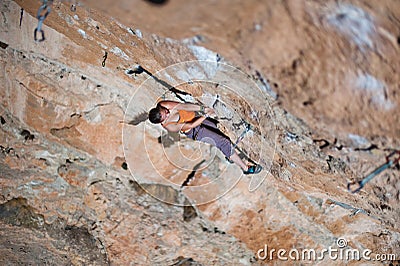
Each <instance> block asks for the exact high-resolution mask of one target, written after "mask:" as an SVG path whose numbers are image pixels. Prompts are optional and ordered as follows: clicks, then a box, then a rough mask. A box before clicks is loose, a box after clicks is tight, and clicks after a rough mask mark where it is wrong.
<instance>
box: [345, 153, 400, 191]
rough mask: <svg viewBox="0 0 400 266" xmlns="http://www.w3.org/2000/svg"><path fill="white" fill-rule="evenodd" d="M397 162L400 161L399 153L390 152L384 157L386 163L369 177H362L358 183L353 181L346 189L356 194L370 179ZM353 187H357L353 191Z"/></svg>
mask: <svg viewBox="0 0 400 266" xmlns="http://www.w3.org/2000/svg"><path fill="white" fill-rule="evenodd" d="M395 155H397V157H395ZM399 160H400V151H394V152H392V153H391V154H389V155H388V156H386V163H384V164H382V165H381V166H379V167H378V168H376V169H375V170H374V171H372V172H371V173H370V174H369V175H367V176H366V177H364V178H363V179H362V180H361V181H358V182H357V181H354V182H351V183H348V184H347V189H348V190H349V191H350V192H352V193H357V192H358V191H360V190H361V189H362V188H363V187H364V186H365V184H367V183H368V182H369V181H371V179H372V178H374V177H375V176H377V175H379V174H380V173H381V172H383V171H384V170H386V169H388V168H390V167H392V166H395V165H396V164H398V163H399ZM354 185H358V187H357V188H355V189H352V187H354Z"/></svg>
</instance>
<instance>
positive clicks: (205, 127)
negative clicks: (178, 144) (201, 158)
mask: <svg viewBox="0 0 400 266" xmlns="http://www.w3.org/2000/svg"><path fill="white" fill-rule="evenodd" d="M185 135H186V136H188V137H189V138H192V139H194V140H198V141H202V142H205V143H209V144H211V145H214V146H216V147H217V148H218V149H220V150H221V151H222V153H223V154H224V155H225V157H227V158H229V157H231V155H232V154H233V151H232V142H231V141H230V139H229V138H228V137H227V136H225V135H224V133H222V132H221V131H220V130H219V129H218V127H217V125H216V124H215V123H214V122H212V121H211V120H209V119H206V120H204V121H203V123H201V125H199V126H197V127H195V128H192V129H190V130H189V131H188V132H187V133H185Z"/></svg>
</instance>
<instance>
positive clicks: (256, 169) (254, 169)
mask: <svg viewBox="0 0 400 266" xmlns="http://www.w3.org/2000/svg"><path fill="white" fill-rule="evenodd" d="M261 170H262V166H261V165H250V166H249V167H248V168H247V171H243V174H245V175H252V174H258V173H259V172H261Z"/></svg>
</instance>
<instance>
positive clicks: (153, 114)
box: [149, 104, 169, 124]
mask: <svg viewBox="0 0 400 266" xmlns="http://www.w3.org/2000/svg"><path fill="white" fill-rule="evenodd" d="M168 114H169V110H168V109H167V108H165V107H163V106H161V105H159V104H158V105H157V106H156V107H155V108H153V109H151V110H150V111H149V120H150V122H151V123H153V124H159V123H161V122H163V121H164V120H165V119H166V118H167V116H168Z"/></svg>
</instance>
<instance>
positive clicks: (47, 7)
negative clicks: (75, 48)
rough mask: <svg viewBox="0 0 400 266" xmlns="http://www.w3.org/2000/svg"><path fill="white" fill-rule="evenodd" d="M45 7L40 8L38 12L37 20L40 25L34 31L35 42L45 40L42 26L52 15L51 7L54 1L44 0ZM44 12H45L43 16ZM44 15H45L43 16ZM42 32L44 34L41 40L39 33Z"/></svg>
mask: <svg viewBox="0 0 400 266" xmlns="http://www.w3.org/2000/svg"><path fill="white" fill-rule="evenodd" d="M42 2H43V5H42V6H41V7H40V8H39V10H38V12H37V16H36V18H37V19H38V25H37V27H36V29H35V31H34V36H33V38H34V40H35V42H36V41H38V42H42V41H44V40H45V38H44V31H43V30H42V25H43V21H44V20H45V19H46V18H47V16H48V15H49V14H50V11H51V7H50V5H51V4H52V3H53V0H42ZM48 3H49V4H48ZM43 12H45V13H44V14H43ZM42 14H43V15H42ZM38 32H40V33H41V34H42V38H41V39H39V40H38V39H37V33H38Z"/></svg>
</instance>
